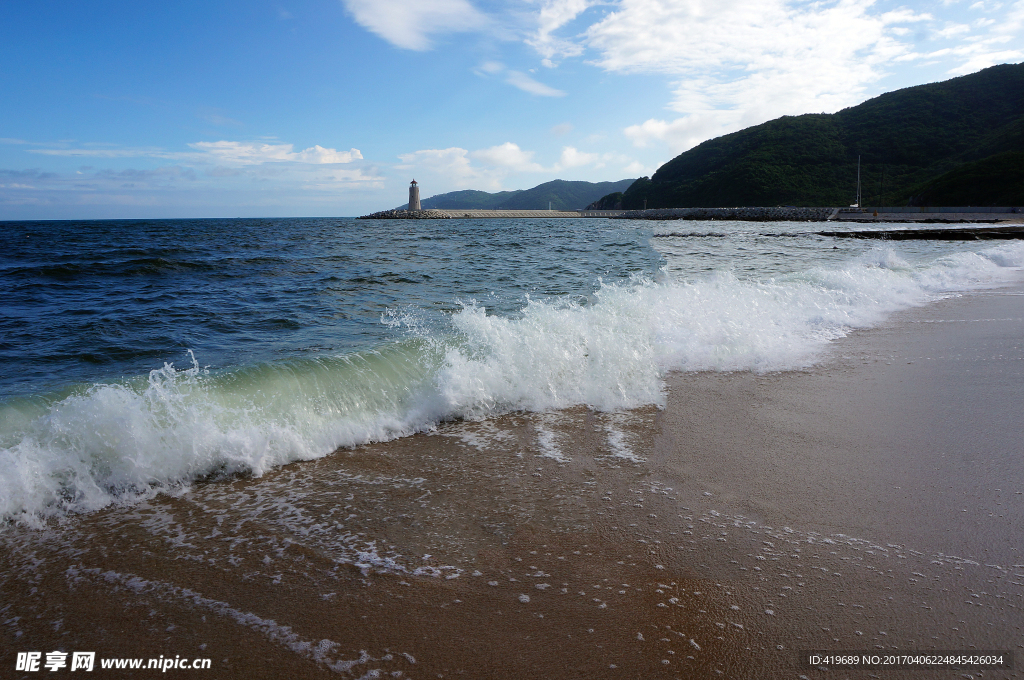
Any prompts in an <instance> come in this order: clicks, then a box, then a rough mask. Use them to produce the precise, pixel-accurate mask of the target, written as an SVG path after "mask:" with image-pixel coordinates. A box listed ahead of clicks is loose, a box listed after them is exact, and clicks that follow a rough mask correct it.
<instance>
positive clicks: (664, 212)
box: [613, 206, 839, 222]
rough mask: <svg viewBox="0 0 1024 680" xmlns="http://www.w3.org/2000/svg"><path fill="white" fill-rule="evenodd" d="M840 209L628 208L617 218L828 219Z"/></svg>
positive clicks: (814, 220)
mask: <svg viewBox="0 0 1024 680" xmlns="http://www.w3.org/2000/svg"><path fill="white" fill-rule="evenodd" d="M838 211H839V209H838V208H792V207H778V206H777V207H774V208H771V207H753V208H654V209H651V210H627V211H626V212H624V213H622V214H621V215H616V216H615V217H614V218H613V219H620V220H738V221H743V222H825V221H827V220H830V219H833V218H834V217H835V215H836V213H837V212H838Z"/></svg>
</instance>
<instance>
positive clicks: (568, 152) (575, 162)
mask: <svg viewBox="0 0 1024 680" xmlns="http://www.w3.org/2000/svg"><path fill="white" fill-rule="evenodd" d="M600 163H601V154H597V153H585V152H583V151H578V150H577V149H575V148H574V147H571V146H567V147H565V148H563V149H562V156H561V158H559V161H558V165H559V167H560V168H578V167H580V166H582V165H597V164H600Z"/></svg>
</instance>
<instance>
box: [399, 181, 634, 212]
mask: <svg viewBox="0 0 1024 680" xmlns="http://www.w3.org/2000/svg"><path fill="white" fill-rule="evenodd" d="M634 181H635V180H633V179H620V180H619V181H617V182H572V181H566V180H563V179H556V180H552V181H550V182H545V183H544V184H539V185H537V186H535V187H533V188H532V189H520V190H517V191H499V192H497V193H493V194H490V193H487V192H486V191H474V190H472V189H468V190H465V191H452V192H450V193H447V194H437V195H436V196H431V197H430V198H426V199H423V200H422V201H421V202H420V204H421V206H422V208H423V210H431V209H435V210H436V209H440V210H547V209H548V208H550V209H552V210H581V209H583V208H585V207H586V206H587V205H588V204H590V203H593V202H594V201H596V200H598V199H600V198H601V197H602V196H604V195H606V194H608V193H615V192H623V191H625V190H626V189H627V188H628V187H629V186H630V185H631V184H633V182H634ZM408 207H409V204H408V203H406V204H405V205H402V206H399V207H398V208H397V209H398V210H405V209H407V208H408Z"/></svg>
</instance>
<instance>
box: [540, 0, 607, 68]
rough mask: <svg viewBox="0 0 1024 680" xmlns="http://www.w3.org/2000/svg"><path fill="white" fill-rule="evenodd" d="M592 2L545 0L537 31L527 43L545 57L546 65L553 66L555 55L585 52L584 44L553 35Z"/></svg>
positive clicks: (575, 54)
mask: <svg viewBox="0 0 1024 680" xmlns="http://www.w3.org/2000/svg"><path fill="white" fill-rule="evenodd" d="M591 4H593V3H592V2H590V1H589V0H545V2H544V5H543V6H542V7H541V9H540V12H539V13H538V15H537V32H536V33H535V34H534V35H532V36H531V37H530V38H527V40H526V43H527V44H528V45H530V46H531V47H533V48H534V49H535V50H537V52H539V53H540V55H541V56H542V57H544V61H543V63H544V65H545V66H549V67H552V66H554V63H553V62H552V61H551V60H552V58H553V57H557V56H562V57H575V56H578V55H580V54H582V53H583V46H582V45H579V44H578V43H574V42H572V41H570V40H564V39H560V38H557V37H555V36H554V35H552V34H553V33H554V32H555V31H557V30H558V29H559V28H561V27H562V26H564V25H565V24H567V23H569V22H570V21H572V20H573V19H575V18H576V17H577V16H579V15H580V13H582V12H583V11H584V10H585V9H587V7H589V6H590V5H591Z"/></svg>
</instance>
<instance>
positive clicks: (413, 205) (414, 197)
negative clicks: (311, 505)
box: [409, 180, 423, 210]
mask: <svg viewBox="0 0 1024 680" xmlns="http://www.w3.org/2000/svg"><path fill="white" fill-rule="evenodd" d="M422 209H423V208H421V207H420V187H419V185H418V184H416V180H413V181H412V184H410V185H409V210H422Z"/></svg>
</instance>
